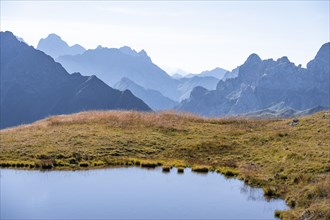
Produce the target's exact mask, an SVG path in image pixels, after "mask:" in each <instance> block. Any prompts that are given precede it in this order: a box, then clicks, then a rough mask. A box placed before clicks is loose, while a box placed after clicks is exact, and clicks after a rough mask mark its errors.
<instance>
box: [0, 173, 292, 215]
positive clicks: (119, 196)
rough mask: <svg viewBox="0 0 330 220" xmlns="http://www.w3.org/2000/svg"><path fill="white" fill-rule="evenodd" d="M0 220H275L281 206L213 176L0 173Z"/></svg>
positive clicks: (240, 184)
mask: <svg viewBox="0 0 330 220" xmlns="http://www.w3.org/2000/svg"><path fill="white" fill-rule="evenodd" d="M0 174H1V177H0V181H1V185H0V188H1V194H0V195H1V209H0V213H1V219H19V218H24V219H47V218H48V219H49V218H52V219H54V218H55V219H59V218H63V219H68V218H71V219H72V218H75V219H83V218H85V219H102V218H103V219H105V218H106V219H118V218H125V219H131V218H134V219H150V218H152V219H155V218H156V219H157V218H161V219H168V218H175V219H178V218H184V219H203V218H204V219H205V218H207V219H232V218H235V219H274V210H276V209H280V210H282V209H287V206H286V205H285V203H284V201H282V200H270V201H267V200H266V199H265V198H264V197H263V192H262V189H256V188H251V187H248V186H246V185H244V183H243V182H242V181H239V180H236V179H226V178H225V177H224V176H222V175H220V174H216V173H208V174H196V173H192V172H191V171H190V169H185V173H184V174H177V172H176V169H172V170H171V172H170V173H162V171H161V170H160V169H159V168H158V169H154V170H146V169H141V168H134V167H131V168H112V169H102V170H89V171H50V172H41V171H22V170H10V169H1V170H0Z"/></svg>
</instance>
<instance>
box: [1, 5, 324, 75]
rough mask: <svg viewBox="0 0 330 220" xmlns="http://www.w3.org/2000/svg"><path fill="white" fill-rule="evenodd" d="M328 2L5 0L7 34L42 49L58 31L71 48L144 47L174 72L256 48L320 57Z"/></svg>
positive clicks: (236, 60)
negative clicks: (40, 45)
mask: <svg viewBox="0 0 330 220" xmlns="http://www.w3.org/2000/svg"><path fill="white" fill-rule="evenodd" d="M329 7H330V6H329V1H315V0H314V1H291V2H285V1H232V2H230V1H207V2H205V1H200V2H195V1H194V2H193V1H168V2H166V1H154V2H150V1H149V2H148V1H139V2H133V1H124V2H119V1H118V2H117V1H40V2H39V1H32V2H29V1H1V25H0V26H1V31H5V30H10V31H12V32H14V34H15V35H17V36H19V37H22V38H23V39H24V40H25V41H26V42H28V43H29V44H32V45H33V46H36V45H37V43H38V41H39V39H40V38H45V37H46V36H47V35H48V34H49V33H56V34H58V35H60V36H61V37H62V39H63V40H65V41H66V42H67V43H68V44H69V45H72V44H75V43H79V44H81V45H82V46H84V47H86V48H88V49H91V48H95V47H97V46H98V45H102V46H106V47H121V46H124V45H128V46H130V47H132V48H133V49H135V50H138V51H139V50H141V49H145V50H146V51H147V53H148V54H149V56H150V57H151V58H152V60H153V62H154V63H156V64H157V65H159V66H160V67H162V68H164V69H165V70H168V71H173V70H174V69H177V68H180V69H183V70H186V71H188V72H200V71H203V70H206V69H213V68H215V67H223V68H226V69H228V70H231V69H233V68H235V67H236V66H237V65H240V64H242V63H243V62H244V61H245V60H246V58H247V57H248V56H249V55H250V54H251V53H257V54H259V56H261V58H263V59H266V58H275V59H277V58H279V57H281V56H288V57H289V59H290V60H291V61H293V62H295V63H296V64H302V65H303V66H305V65H306V63H307V62H308V61H309V60H311V59H312V58H314V56H315V54H316V52H317V51H318V49H319V48H320V47H321V45H322V44H323V43H325V42H328V41H330V39H329V38H330V33H329V32H330V31H329V26H330V24H329V20H330V19H329V10H330V8H329Z"/></svg>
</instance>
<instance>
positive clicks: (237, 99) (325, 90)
mask: <svg viewBox="0 0 330 220" xmlns="http://www.w3.org/2000/svg"><path fill="white" fill-rule="evenodd" d="M329 48H330V43H326V44H324V45H323V46H322V47H321V49H320V50H319V52H318V53H317V55H316V57H315V58H314V59H313V60H312V61H311V62H309V64H308V65H307V69H305V68H301V66H296V65H294V63H292V62H290V61H289V59H288V58H287V57H282V58H280V59H278V60H276V61H274V60H273V59H268V60H261V58H260V57H259V56H258V55H256V54H252V55H250V56H249V57H248V59H247V60H246V62H245V63H244V64H243V65H241V66H240V67H239V68H238V76H237V77H236V78H232V79H227V80H226V81H222V80H220V81H219V83H218V85H217V88H216V89H215V90H211V91H209V90H205V89H201V88H195V89H194V91H193V92H192V93H191V96H190V97H189V99H187V100H185V101H183V102H182V103H181V104H180V106H179V107H178V109H179V110H182V111H191V112H194V113H197V114H200V115H206V116H225V115H237V114H246V113H248V112H255V111H258V110H262V109H267V108H271V107H272V106H276V105H278V106H280V107H279V109H281V108H282V109H283V108H292V109H295V110H299V111H302V110H307V109H312V108H314V107H317V106H322V107H328V106H329V105H330V100H329V59H328V58H329ZM279 104H281V105H279Z"/></svg>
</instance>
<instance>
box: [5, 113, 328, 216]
mask: <svg viewBox="0 0 330 220" xmlns="http://www.w3.org/2000/svg"><path fill="white" fill-rule="evenodd" d="M291 120H292V119H277V120H275V119H267V120H266V119H263V120H262V119H246V118H227V119H206V118H201V117H197V116H194V115H191V114H183V113H182V114H181V113H175V112H163V113H139V112H127V111H106V112H103V111H95V112H82V113H78V114H73V115H62V116H53V117H49V118H47V119H44V120H41V121H38V122H35V123H33V124H31V125H22V126H18V127H15V128H10V129H4V130H1V131H0V137H1V147H0V165H1V166H2V167H15V168H24V169H57V170H60V169H94V168H99V167H109V166H141V167H149V168H152V167H156V166H163V170H164V171H168V169H170V168H171V167H172V166H176V167H179V168H183V167H188V166H189V167H192V169H193V171H195V172H210V171H214V172H219V173H223V174H224V175H227V176H235V177H237V178H240V179H242V180H244V181H245V182H246V183H247V184H250V185H252V186H258V187H263V189H264V193H265V195H266V196H269V197H281V198H283V199H285V201H286V202H287V204H288V205H289V206H290V207H291V208H292V209H290V210H288V211H281V210H279V211H276V213H274V214H275V215H276V216H278V217H281V218H282V219H299V218H300V219H330V175H329V172H330V112H329V111H326V112H320V113H316V114H314V115H311V116H305V117H301V118H299V123H298V125H296V126H290V125H289V124H290V122H291Z"/></svg>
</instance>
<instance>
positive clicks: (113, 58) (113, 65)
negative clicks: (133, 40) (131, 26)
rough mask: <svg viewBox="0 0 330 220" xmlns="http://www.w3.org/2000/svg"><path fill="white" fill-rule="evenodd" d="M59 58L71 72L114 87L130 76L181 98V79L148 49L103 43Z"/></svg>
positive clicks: (136, 81) (172, 96)
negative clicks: (174, 77)
mask: <svg viewBox="0 0 330 220" xmlns="http://www.w3.org/2000/svg"><path fill="white" fill-rule="evenodd" d="M56 60H57V61H58V62H60V63H61V64H62V65H63V67H64V68H65V69H66V70H68V71H69V72H81V73H82V74H95V75H96V76H97V77H99V78H100V79H101V80H103V81H104V82H105V83H107V84H108V85H110V86H114V85H115V84H116V83H118V82H119V81H120V80H121V79H122V78H124V77H126V78H129V79H130V80H132V81H133V82H135V83H136V84H138V85H140V86H142V87H143V88H145V89H153V90H157V91H160V92H161V93H162V94H163V95H164V96H166V97H169V98H171V99H173V100H177V99H178V97H179V95H178V94H177V92H176V86H177V84H178V82H177V81H176V80H174V79H172V78H171V77H170V76H169V75H168V74H167V73H166V72H165V71H164V70H162V69H161V68H159V67H158V66H157V65H155V64H154V63H153V62H152V61H151V59H150V57H149V56H148V55H147V53H146V52H145V51H144V50H141V51H140V52H136V51H135V50H132V49H131V48H130V47H127V46H126V47H122V48H119V49H116V48H105V47H101V46H99V47H97V48H96V49H93V50H87V51H86V52H85V53H83V54H81V55H75V56H69V55H66V56H61V57H59V58H58V59H56Z"/></svg>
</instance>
